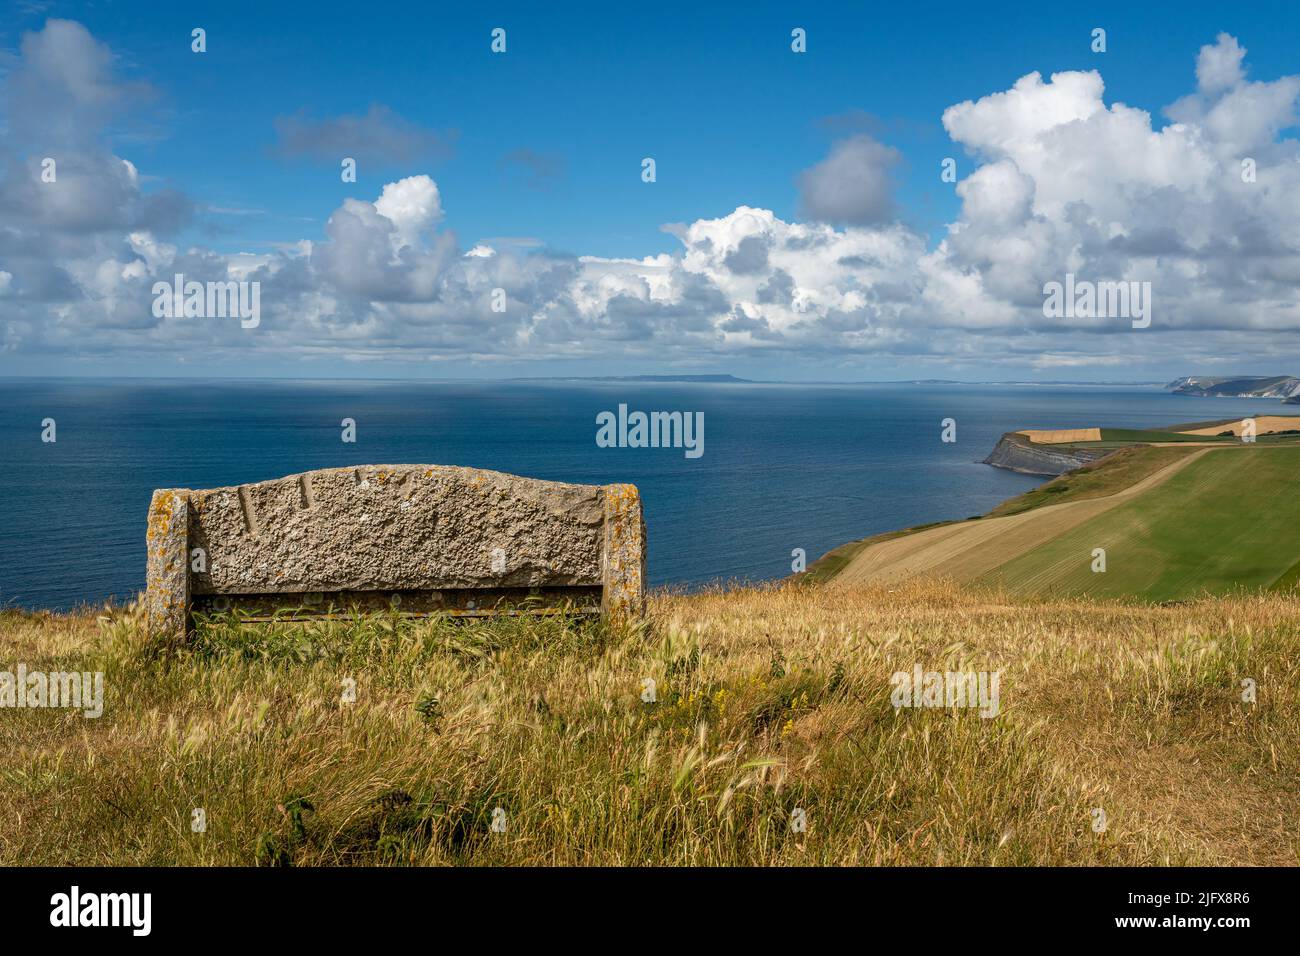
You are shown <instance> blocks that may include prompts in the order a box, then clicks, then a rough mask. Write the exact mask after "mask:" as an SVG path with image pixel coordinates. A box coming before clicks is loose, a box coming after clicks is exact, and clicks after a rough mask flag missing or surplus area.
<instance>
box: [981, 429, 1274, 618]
mask: <svg viewBox="0 0 1300 956" xmlns="http://www.w3.org/2000/svg"><path fill="white" fill-rule="evenodd" d="M1162 450H1163V449H1162ZM1297 469H1300V450H1292V449H1283V448H1271V449H1264V448H1257V449H1243V448H1233V449H1223V450H1211V451H1210V452H1209V453H1208V454H1205V455H1201V456H1199V457H1198V458H1197V459H1196V460H1195V461H1192V462H1190V463H1189V464H1188V465H1187V467H1186V468H1183V469H1182V470H1180V471H1179V472H1178V473H1177V474H1174V475H1172V476H1171V477H1170V478H1169V479H1168V480H1167V481H1166V482H1164V483H1163V484H1161V485H1160V486H1159V487H1158V488H1156V489H1153V490H1152V491H1149V492H1147V493H1145V494H1143V495H1141V496H1139V497H1137V498H1135V499H1133V500H1131V501H1127V502H1125V503H1124V504H1122V505H1120V506H1119V507H1116V508H1114V509H1112V510H1110V511H1108V512H1106V513H1105V514H1103V515H1100V516H1098V517H1097V518H1095V519H1092V520H1090V521H1088V522H1086V523H1084V524H1082V525H1079V526H1078V527H1075V528H1074V529H1072V530H1070V531H1068V532H1066V533H1065V534H1062V535H1060V536H1059V537H1057V538H1055V539H1053V540H1051V541H1049V542H1047V543H1044V544H1042V545H1040V546H1038V547H1036V548H1033V549H1032V550H1029V551H1026V552H1025V553H1024V554H1022V555H1020V556H1019V557H1017V558H1015V559H1014V560H1012V561H1009V562H1007V563H1005V564H1003V565H1001V566H1000V567H999V568H998V569H997V570H996V571H995V572H993V573H990V574H988V575H987V576H986V577H985V578H984V580H985V581H986V582H989V583H995V584H999V585H1002V586H1005V587H1007V588H1009V589H1010V590H1012V591H1015V592H1018V593H1053V594H1056V593H1068V594H1091V595H1097V596H1105V597H1120V596H1125V595H1140V596H1141V597H1143V598H1146V599H1148V600H1174V599H1186V598H1189V597H1194V596H1197V595H1199V594H1202V593H1206V594H1223V593H1226V592H1228V591H1230V590H1232V589H1234V588H1239V587H1243V588H1257V587H1268V586H1270V585H1272V584H1273V583H1274V582H1275V581H1277V580H1278V578H1280V577H1281V576H1283V575H1284V574H1286V573H1287V571H1288V570H1289V569H1290V568H1291V567H1292V566H1293V565H1294V564H1295V563H1296V562H1297V561H1300V535H1296V534H1295V533H1294V529H1295V528H1297V527H1300V494H1296V482H1297V474H1298V472H1297ZM1094 548H1104V549H1105V551H1106V571H1105V573H1096V572H1094V571H1092V562H1093V558H1092V552H1093V549H1094Z"/></svg>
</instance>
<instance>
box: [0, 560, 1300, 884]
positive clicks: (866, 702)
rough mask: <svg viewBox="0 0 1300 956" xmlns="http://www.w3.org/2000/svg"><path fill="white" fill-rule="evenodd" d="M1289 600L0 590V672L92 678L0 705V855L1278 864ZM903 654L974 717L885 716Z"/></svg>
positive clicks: (145, 860) (1286, 846)
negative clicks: (573, 613)
mask: <svg viewBox="0 0 1300 956" xmlns="http://www.w3.org/2000/svg"><path fill="white" fill-rule="evenodd" d="M1298 624H1300V603H1298V602H1297V601H1295V600H1293V599H1289V598H1284V597H1279V596H1276V595H1252V596H1242V597H1234V598H1229V599H1221V600H1214V601H1205V602H1198V603H1192V604H1186V605H1180V606H1176V607H1158V606H1133V605H1125V604H1119V603H1107V604H1097V603H1088V602H1082V601H1071V602H1055V603H1043V604H1029V603H1013V602H1010V601H1007V600H1005V599H1003V598H1001V597H999V596H998V595H996V594H981V593H973V592H969V591H964V590H959V589H957V588H955V587H950V586H947V585H944V584H910V585H900V586H896V587H895V588H893V589H892V590H886V589H880V588H877V589H863V590H831V589H826V588H814V587H807V586H799V585H786V586H782V587H779V588H772V589H760V590H736V591H730V592H710V593H704V594H699V595H693V596H668V595H661V596H658V597H656V598H655V600H654V601H653V602H652V611H651V615H650V618H649V621H648V622H647V625H646V626H645V627H644V628H642V629H638V630H633V631H629V632H609V631H606V630H604V629H602V628H601V627H600V626H598V625H590V624H588V625H580V624H577V623H570V622H566V621H563V620H548V621H538V622H522V621H497V622H489V623H482V624H450V623H445V622H424V623H411V622H407V621H401V620H394V619H385V618H370V619H361V620H356V621H352V622H335V623H331V624H312V625H301V624H299V625H289V624H285V625H274V626H270V627H250V626H240V625H239V624H237V623H232V622H226V623H220V624H213V625H211V626H208V627H205V628H204V629H203V631H202V632H201V634H200V636H199V639H198V640H197V641H196V642H195V643H194V645H193V646H191V647H189V648H187V649H185V650H183V651H180V652H177V653H171V654H168V653H166V652H164V651H163V650H162V649H161V648H158V647H155V646H153V645H151V644H150V643H149V642H148V641H146V640H145V639H144V638H143V636H142V633H141V630H140V628H139V626H138V621H137V620H136V619H135V617H134V616H133V614H131V613H126V612H121V611H118V612H115V613H113V614H110V615H105V616H104V619H103V620H102V621H100V622H97V621H96V620H95V619H94V617H93V616H91V615H75V616H68V617H59V616H50V615H23V614H19V613H13V612H9V613H6V614H3V615H0V669H4V668H12V667H13V666H14V664H15V663H16V662H17V661H24V662H26V663H27V665H28V666H29V667H32V668H35V667H41V668H43V669H46V670H54V669H72V668H77V669H89V670H103V671H105V672H106V683H107V702H106V711H105V714H104V716H103V717H101V718H99V719H98V720H94V719H86V718H83V717H81V716H79V715H74V714H70V713H68V712H64V711H52V710H24V711H12V710H5V711H0V752H2V753H4V754H5V757H4V759H3V761H2V762H0V803H2V804H3V805H4V806H5V808H6V813H5V814H3V815H0V863H4V864H15V863H28V864H184V865H193V864H250V863H279V864H287V863H291V864H295V865H314V864H348V863H366V864H369V863H397V864H616V865H619V864H625V865H635V864H704V865H714V864H742V865H745V864H759V865H764V864H977V865H982V864H1005V865H1018V864H1099V863H1114V864H1142V865H1145V864H1153V865H1160V864H1193V863H1211V864H1213V863H1224V864H1250V863H1289V864H1295V863H1296V862H1297V861H1300V776H1298V770H1297V768H1300V733H1298V732H1297V730H1298V729H1300V719H1298V718H1297V714H1300V650H1298V649H1297V641H1296V637H1295V635H1296V633H1297V625H1298ZM917 663H919V664H921V665H922V666H923V668H924V669H926V670H947V669H954V668H955V667H956V666H959V665H966V666H969V667H970V668H974V669H1000V670H1001V671H1002V672H1003V674H1002V684H1001V690H1002V695H1001V707H1002V712H1001V713H1000V714H999V715H998V716H997V717H996V718H993V719H982V718H980V717H979V716H978V715H976V714H975V713H974V712H972V711H965V710H901V711H898V710H895V709H894V708H893V707H892V706H891V705H890V700H889V691H890V687H889V677H890V675H891V673H892V672H894V671H895V670H911V668H912V667H913V665H915V664H917ZM347 677H352V678H354V679H355V680H356V682H357V700H356V702H355V703H352V704H345V703H342V702H341V701H340V687H341V684H342V682H343V680H344V678H347ZM1247 677H1249V678H1253V679H1254V680H1255V681H1257V683H1258V701H1257V703H1255V704H1249V703H1245V702H1243V701H1242V697H1241V689H1240V682H1241V680H1242V679H1243V678H1247ZM645 678H652V679H654V680H655V681H656V685H657V686H656V691H657V698H658V700H657V702H656V703H654V704H649V703H645V702H643V701H642V700H641V694H642V688H643V680H644V679H645ZM195 807H202V808H204V809H205V810H206V812H207V821H208V825H207V832H206V833H202V834H196V833H192V832H191V829H190V820H191V810H192V809H193V808H195ZM496 807H501V808H502V809H503V810H504V811H505V813H506V820H507V827H506V831H505V832H504V833H493V832H491V830H490V827H489V824H490V822H491V819H492V813H493V810H494V809H495V808H496ZM1094 808H1101V809H1104V810H1105V812H1106V816H1107V821H1108V828H1107V829H1106V831H1105V832H1103V833H1097V832H1094V830H1093V828H1092V822H1093V817H1092V815H1091V811H1092V810H1093V809H1094ZM796 809H802V810H804V811H805V812H806V815H807V821H808V828H807V832H806V833H799V832H795V831H794V830H792V828H791V826H790V821H791V815H792V813H793V811H794V810H796Z"/></svg>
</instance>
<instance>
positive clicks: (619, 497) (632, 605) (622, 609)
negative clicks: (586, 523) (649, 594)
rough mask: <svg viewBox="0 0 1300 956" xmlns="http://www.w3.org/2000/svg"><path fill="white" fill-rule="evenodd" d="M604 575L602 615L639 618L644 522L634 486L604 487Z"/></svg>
mask: <svg viewBox="0 0 1300 956" xmlns="http://www.w3.org/2000/svg"><path fill="white" fill-rule="evenodd" d="M603 572H604V583H605V590H604V596H603V601H602V603H601V610H602V611H603V612H604V614H605V616H606V617H608V618H611V619H620V620H624V621H627V620H632V619H635V618H639V617H640V616H641V615H642V614H643V613H644V612H645V521H644V520H643V519H642V517H641V494H640V492H638V491H637V489H636V485H606V486H605V542H604V568H603Z"/></svg>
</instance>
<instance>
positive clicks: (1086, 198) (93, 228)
mask: <svg viewBox="0 0 1300 956" xmlns="http://www.w3.org/2000/svg"><path fill="white" fill-rule="evenodd" d="M52 23H57V21H53V22H52ZM51 29H53V33H50V31H51ZM36 36H37V37H38V39H35V40H32V39H30V35H29V39H25V40H24V44H23V50H24V59H23V60H22V61H21V62H20V63H19V64H18V66H17V67H16V68H15V70H14V71H12V72H11V74H10V75H9V76H8V77H6V78H5V79H4V83H5V91H4V95H5V101H6V113H7V115H11V116H12V115H17V114H22V115H27V113H29V112H30V111H31V109H33V105H32V98H33V97H34V101H36V102H39V103H40V104H47V103H48V102H49V96H48V95H47V92H40V93H39V95H37V94H33V93H31V90H30V87H31V77H33V76H35V77H40V78H44V79H46V80H51V78H54V79H53V80H52V82H54V87H53V88H54V89H56V90H58V91H59V97H61V98H62V99H61V102H62V103H63V104H64V106H65V107H66V108H67V109H68V110H69V111H71V112H72V113H76V114H78V115H93V113H94V110H93V109H92V108H91V107H92V106H95V105H96V104H99V105H102V104H104V103H106V102H111V103H113V104H120V103H122V102H123V101H124V100H126V99H129V98H130V94H129V92H128V90H127V88H126V87H123V86H122V85H121V84H117V83H116V81H115V80H114V79H113V77H112V74H111V70H110V63H109V61H108V60H106V59H105V56H104V53H105V51H104V49H103V48H101V47H100V46H99V45H97V44H96V43H95V41H94V40H93V39H92V38H90V37H89V34H86V33H85V31H84V30H83V29H81V28H79V27H77V25H75V24H73V25H70V26H57V27H47V28H46V31H45V33H44V34H40V35H36ZM74 54H77V55H83V54H84V55H85V57H87V58H86V59H83V60H80V61H78V60H76V59H75V57H74ZM1243 56H1244V51H1243V50H1242V49H1241V47H1240V46H1239V45H1238V44H1237V42H1236V40H1235V39H1233V38H1232V37H1229V36H1226V35H1221V36H1220V37H1219V38H1218V40H1217V41H1216V43H1215V44H1213V45H1211V46H1207V47H1205V48H1203V49H1202V50H1201V53H1200V56H1199V58H1198V60H1197V63H1196V75H1197V87H1196V90H1195V91H1194V92H1193V93H1191V94H1189V95H1188V96H1186V97H1184V98H1183V99H1181V100H1179V101H1178V102H1177V103H1175V104H1172V105H1171V106H1170V107H1169V110H1168V114H1169V117H1170V118H1171V119H1172V120H1173V122H1172V123H1169V124H1168V125H1164V126H1157V125H1155V124H1153V122H1152V118H1151V116H1150V115H1149V114H1148V113H1146V112H1145V111H1143V110H1139V109H1135V108H1132V107H1129V106H1126V105H1124V104H1122V103H1111V104H1107V103H1106V102H1105V99H1104V92H1105V88H1104V84H1103V81H1102V77H1101V76H1100V75H1099V74H1098V73H1096V72H1079V73H1057V74H1054V75H1052V76H1051V77H1050V78H1049V79H1048V80H1047V81H1044V80H1043V78H1042V76H1041V75H1039V74H1037V73H1032V74H1029V75H1028V76H1025V77H1022V78H1021V79H1019V80H1018V81H1016V82H1015V84H1014V85H1013V86H1011V88H1010V89H1008V90H1006V91H1002V92H994V93H991V94H990V95H988V96H985V97H982V98H979V99H976V100H972V101H967V102H963V103H959V104H957V105H954V106H952V107H950V108H949V109H948V110H946V111H945V112H944V114H943V122H944V126H945V129H946V130H947V131H948V133H949V135H950V136H951V137H952V139H953V140H954V141H955V142H956V143H957V144H958V145H960V146H961V147H963V148H965V149H966V150H967V152H968V153H969V154H970V155H971V156H972V157H973V158H974V161H975V163H976V165H975V168H974V170H973V172H971V173H970V174H969V175H968V176H966V177H965V178H964V179H963V180H962V181H961V182H960V183H958V185H957V187H956V191H957V195H958V197H959V198H960V199H961V210H960V214H959V215H958V217H957V219H956V221H954V222H952V223H951V224H950V225H949V227H948V229H947V233H946V235H945V236H944V238H943V240H942V242H940V243H939V244H938V246H937V247H935V248H932V249H927V240H926V237H925V236H924V235H922V234H921V233H919V232H917V231H916V230H915V229H913V228H910V227H908V226H907V225H905V224H903V222H901V221H898V220H896V219H895V218H894V214H895V210H894V208H893V199H892V194H891V190H892V185H891V183H890V181H889V180H890V176H891V170H892V169H893V168H894V166H895V164H896V163H897V161H898V156H897V154H896V153H894V152H893V150H891V149H890V148H889V147H886V146H882V145H881V144H879V143H876V142H875V141H874V140H870V139H868V138H867V137H863V136H856V137H852V138H850V139H848V140H845V141H844V142H842V143H839V144H836V145H835V146H833V147H832V149H831V151H830V154H829V155H828V157H827V159H826V160H825V161H823V162H822V163H820V164H818V165H816V166H814V167H812V168H811V169H810V170H808V171H807V172H806V173H805V174H804V175H803V176H802V177H801V179H800V190H801V198H802V200H803V205H804V209H805V211H806V212H807V213H808V214H809V215H811V216H812V217H813V221H809V222H790V221H785V220H783V219H781V218H780V217H778V216H776V215H775V214H774V213H773V212H772V211H770V210H767V209H763V208H758V207H751V206H740V207H739V208H737V209H735V210H734V211H733V212H731V213H729V214H727V215H724V216H719V217H717V218H713V219H699V220H697V221H695V222H692V223H689V224H684V225H680V226H674V227H671V228H670V230H669V231H670V232H672V234H673V235H675V236H676V237H677V238H678V240H679V241H680V243H681V248H680V250H679V251H678V252H677V253H675V254H672V255H668V254H658V255H653V256H646V257H643V258H625V259H607V258H601V257H595V256H582V257H571V256H566V255H560V254H558V253H555V252H553V251H549V250H547V249H545V248H539V247H538V246H537V245H536V244H535V243H532V242H531V241H529V242H525V241H521V240H507V239H501V240H484V241H483V242H482V243H480V244H478V245H475V246H473V247H472V248H470V249H469V250H468V251H463V250H462V249H461V247H460V246H459V244H458V242H457V239H456V237H455V236H454V234H452V233H451V232H449V231H447V230H445V229H443V228H441V224H442V221H443V217H444V213H443V206H442V196H441V194H440V191H439V188H438V186H437V184H436V183H435V182H434V180H433V179H432V178H430V177H429V176H427V175H417V176H410V177H407V178H405V179H401V180H399V181H397V182H393V183H389V184H387V185H386V186H384V187H383V188H382V190H381V191H380V193H379V195H378V196H376V197H375V198H374V199H373V201H366V200H361V199H347V200H344V201H343V202H342V203H341V204H340V205H339V206H338V208H336V209H335V210H334V211H333V212H332V214H330V215H329V218H328V222H327V225H326V230H325V232H326V239H325V241H322V242H311V241H307V240H296V241H295V240H294V239H293V237H286V242H285V243H283V244H281V245H280V246H279V247H278V248H276V249H275V251H272V252H270V253H266V254H251V253H243V254H239V255H222V254H217V253H215V252H213V251H211V250H207V249H203V248H180V247H178V246H177V245H175V244H172V243H169V242H168V241H166V239H167V235H168V229H169V227H171V226H174V223H175V222H176V220H177V217H178V216H179V215H181V214H182V213H183V210H184V206H185V201H184V200H183V198H181V197H176V196H174V195H173V196H170V198H169V194H166V193H145V192H143V191H142V187H141V180H146V181H147V177H145V176H141V175H138V174H137V172H136V170H135V167H134V166H132V165H131V164H129V163H128V162H126V161H125V160H122V159H119V158H117V157H115V156H113V155H112V152H111V149H109V148H108V146H107V144H105V143H103V142H102V141H101V139H100V138H99V136H98V133H97V132H96V128H95V127H94V125H93V124H91V125H90V126H88V127H86V128H83V129H82V130H80V131H79V132H75V131H70V130H62V131H61V133H60V135H63V136H64V137H65V144H66V145H65V148H64V149H63V151H62V153H61V155H63V156H64V157H65V158H64V159H63V160H61V162H60V167H59V180H58V183H57V184H49V185H50V187H51V188H48V189H44V190H42V189H40V188H39V186H40V185H41V184H40V183H39V177H38V175H37V169H36V168H34V167H32V166H31V165H30V162H29V160H28V159H27V158H26V157H19V156H17V155H15V154H14V153H13V152H11V151H7V150H6V147H4V146H3V145H2V144H0V164H3V167H4V169H5V172H6V175H5V176H3V177H0V208H2V209H3V210H4V211H5V213H6V215H5V217H4V220H5V228H4V229H0V295H2V296H3V304H0V322H2V323H3V326H4V336H3V342H4V348H5V350H6V351H7V352H8V353H10V354H13V353H19V354H21V353H22V352H24V351H28V352H46V353H54V354H68V355H72V354H80V355H85V354H91V355H96V354H102V355H111V354H114V353H116V352H120V351H125V350H129V351H131V352H132V353H133V354H137V355H149V354H159V355H175V356H179V355H183V354H185V353H190V352H194V351H196V350H202V352H203V354H205V355H210V356H218V357H226V358H228V359H230V360H231V361H237V360H238V357H239V356H240V355H241V354H245V353H246V352H247V351H248V350H249V349H257V350H258V351H259V352H261V353H266V352H270V353H277V354H283V355H285V356H286V357H294V356H298V357H302V358H316V357H320V356H324V355H328V356H335V357H342V358H348V359H355V360H358V361H425V360H428V359H431V358H432V359H439V358H445V359H457V360H463V359H464V358H466V357H471V356H472V357H474V358H476V359H482V360H497V359H571V358H585V357H591V358H597V357H598V358H602V359H609V358H611V357H619V358H642V359H645V360H647V361H650V362H668V361H675V360H683V359H684V360H700V359H702V358H703V359H715V360H716V359H725V358H726V357H729V356H738V355H746V354H775V355H780V356H782V357H783V358H784V357H788V358H789V359H790V360H791V361H797V360H800V359H804V358H807V359H810V360H815V361H836V362H850V363H851V362H854V361H858V360H861V359H862V358H866V357H870V358H872V359H886V360H889V359H897V358H916V357H921V358H927V357H928V358H929V359H932V360H933V361H935V362H949V363H966V364H967V365H971V364H978V365H981V366H983V367H985V368H988V367H989V366H990V365H996V364H998V363H1006V364H1008V365H1019V366H1020V367H1038V368H1065V367H1075V366H1087V365H1094V366H1097V367H1108V366H1110V365H1114V364H1117V363H1119V364H1122V363H1123V362H1124V361H1126V360H1131V358H1132V357H1133V356H1134V355H1135V354H1136V353H1137V352H1139V351H1142V350H1146V351H1147V352H1161V353H1163V354H1171V355H1176V356H1179V357H1180V360H1182V361H1185V362H1186V363H1187V366H1188V367H1189V368H1193V369H1194V368H1195V367H1197V363H1198V362H1200V361H1211V360H1212V361H1214V363H1215V365H1214V367H1215V368H1217V367H1219V366H1220V365H1221V364H1222V363H1223V362H1224V361H1228V364H1230V365H1232V366H1233V367H1234V368H1236V367H1244V366H1245V365H1246V364H1247V359H1248V358H1249V357H1250V356H1258V355H1267V354H1268V352H1269V350H1270V349H1271V348H1273V347H1274V346H1275V344H1276V343H1277V342H1278V341H1279V339H1278V337H1277V336H1278V335H1281V334H1285V333H1287V332H1291V331H1293V330H1294V329H1295V328H1296V327H1297V324H1300V304H1298V303H1300V295H1298V294H1297V293H1300V148H1298V146H1297V142H1296V141H1295V140H1294V139H1284V138H1279V137H1280V131H1281V130H1283V129H1285V128H1287V127H1288V126H1289V125H1290V124H1291V123H1293V122H1294V117H1295V106H1296V99H1297V96H1298V95H1300V77H1282V78H1280V79H1276V80H1273V81H1267V82H1252V81H1250V80H1248V79H1247V77H1246V74H1245V67H1244V60H1243ZM61 70H65V71H68V72H69V74H70V75H69V76H67V77H65V78H62V79H60V78H59V77H60V76H61V74H60V71H61ZM24 97H26V99H25V98H24ZM74 132H75V135H74ZM1247 151H1249V152H1247ZM1246 156H1250V157H1251V158H1253V159H1254V160H1255V161H1256V163H1257V166H1258V176H1257V179H1256V181H1255V182H1244V181H1243V179H1242V176H1241V161H1242V159H1243V158H1245V157H1246ZM831 223H841V224H843V223H848V224H847V225H841V226H838V227H837V226H836V225H832V224H831ZM176 272H183V273H184V274H185V275H186V277H187V278H193V279H198V280H200V281H204V280H208V279H234V278H247V279H253V280H256V281H259V282H261V283H262V286H263V288H262V296H261V303H262V311H263V321H262V324H261V326H260V327H259V328H258V329H257V330H256V332H255V333H250V332H245V331H242V330H240V329H239V327H238V323H221V322H220V321H208V320H200V321H184V320H180V321H178V320H159V319H156V318H154V317H153V316H152V313H151V308H150V305H151V301H150V295H149V289H150V286H151V284H152V282H153V281H154V280H155V279H157V278H162V279H165V280H170V278H171V276H172V275H173V274H174V273H176ZM1066 272H1073V273H1074V274H1075V275H1076V276H1079V277H1083V278H1091V279H1095V280H1119V279H1128V280H1134V281H1149V282H1151V283H1152V287H1153V293H1154V298H1155V305H1154V316H1153V324H1152V328H1151V329H1150V330H1148V331H1147V332H1145V333H1142V334H1141V336H1140V337H1139V336H1138V334H1136V333H1134V332H1133V331H1132V330H1131V329H1130V327H1129V325H1128V323H1127V322H1112V323H1109V324H1108V323H1107V321H1106V320H1073V321H1070V320H1048V319H1045V318H1044V317H1043V314H1042V285H1043V283H1044V282H1046V281H1050V280H1058V281H1059V280H1060V279H1061V278H1062V277H1063V276H1064V274H1065V273H1066ZM498 288H500V289H504V290H505V291H506V300H507V309H506V311H505V312H504V313H500V312H495V311H493V310H492V308H491V301H492V290H494V289H498ZM1225 356H1227V359H1225V358H1224V357H1225Z"/></svg>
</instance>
